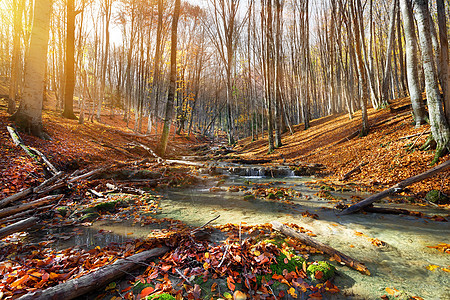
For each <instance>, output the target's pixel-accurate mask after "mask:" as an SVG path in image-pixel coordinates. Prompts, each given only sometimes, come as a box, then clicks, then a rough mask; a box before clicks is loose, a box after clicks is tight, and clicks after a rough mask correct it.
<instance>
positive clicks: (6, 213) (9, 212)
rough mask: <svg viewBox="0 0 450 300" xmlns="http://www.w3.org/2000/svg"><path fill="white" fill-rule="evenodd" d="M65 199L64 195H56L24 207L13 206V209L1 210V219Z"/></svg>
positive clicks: (26, 204) (29, 203) (23, 205)
mask: <svg viewBox="0 0 450 300" xmlns="http://www.w3.org/2000/svg"><path fill="white" fill-rule="evenodd" d="M62 197H63V195H54V196H47V197H44V198H41V199H38V200H35V201H32V202H28V203H25V204H22V205H16V206H12V207H8V208H4V209H2V210H0V218H3V217H7V216H11V215H13V214H16V213H18V212H21V211H24V210H27V209H30V208H33V207H36V206H41V205H44V204H47V203H49V202H51V201H55V200H59V199H61V198H62Z"/></svg>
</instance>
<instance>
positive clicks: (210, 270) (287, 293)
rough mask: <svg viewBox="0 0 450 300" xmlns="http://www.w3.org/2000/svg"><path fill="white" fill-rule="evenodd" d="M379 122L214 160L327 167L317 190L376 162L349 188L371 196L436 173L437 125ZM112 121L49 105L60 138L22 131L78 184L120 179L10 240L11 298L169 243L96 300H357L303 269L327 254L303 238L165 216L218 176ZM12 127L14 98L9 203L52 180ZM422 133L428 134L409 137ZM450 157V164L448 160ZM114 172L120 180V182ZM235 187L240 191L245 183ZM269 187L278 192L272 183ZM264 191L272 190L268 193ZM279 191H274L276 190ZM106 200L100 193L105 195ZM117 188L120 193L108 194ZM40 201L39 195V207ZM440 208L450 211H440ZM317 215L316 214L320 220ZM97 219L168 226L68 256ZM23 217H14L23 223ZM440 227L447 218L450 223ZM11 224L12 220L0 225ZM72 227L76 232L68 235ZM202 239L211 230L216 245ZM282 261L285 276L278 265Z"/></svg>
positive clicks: (5, 176) (428, 185)
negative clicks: (177, 192)
mask: <svg viewBox="0 0 450 300" xmlns="http://www.w3.org/2000/svg"><path fill="white" fill-rule="evenodd" d="M0 94H1V93H0ZM406 104H407V99H400V100H399V101H397V102H396V103H395V105H394V108H396V107H398V108H400V107H403V106H404V105H406ZM369 118H370V124H371V132H370V134H369V135H368V136H367V137H362V138H360V137H358V136H356V137H352V138H349V139H348V140H347V139H346V138H347V137H349V136H353V133H354V132H356V131H357V130H358V129H359V126H360V115H358V113H356V114H355V117H354V119H353V120H349V119H348V116H347V115H345V114H342V115H337V116H329V117H325V118H321V119H318V120H313V121H312V122H311V128H310V129H309V130H308V131H303V130H302V129H301V126H295V127H294V130H295V133H294V134H293V135H290V134H285V135H284V136H283V144H284V146H282V147H281V148H279V149H276V151H275V152H274V153H272V154H267V143H266V141H265V139H259V140H257V141H255V142H251V140H250V139H248V138H247V139H244V140H241V141H239V143H238V145H237V146H236V147H235V148H234V150H235V151H237V152H232V153H230V154H227V155H225V154H219V155H214V156H211V155H209V156H208V157H207V159H210V160H211V159H213V160H224V161H227V160H232V159H255V158H260V159H270V160H272V162H271V163H269V164H268V165H287V166H290V167H295V165H301V164H302V163H317V164H321V165H323V166H324V167H325V169H323V170H322V171H321V173H320V174H318V177H317V178H316V179H318V180H319V181H316V183H315V185H317V186H318V187H323V186H329V187H335V186H337V185H340V183H339V179H340V178H341V177H342V175H343V174H345V173H347V172H348V171H350V170H351V169H353V168H354V167H356V166H358V165H359V164H360V163H362V162H364V163H365V164H364V165H363V166H361V172H360V173H355V174H353V175H352V176H351V177H350V178H349V180H347V181H346V182H345V184H346V186H352V187H354V190H357V191H366V192H375V191H378V190H382V189H384V188H387V187H389V186H391V185H393V184H395V183H397V182H398V181H400V180H402V179H406V178H408V177H410V176H413V175H416V174H418V173H421V172H423V171H425V170H427V169H429V168H430V166H429V163H430V162H431V160H432V158H433V151H432V150H428V151H420V150H418V148H419V147H420V146H421V145H422V144H423V143H424V141H425V139H426V136H427V133H424V132H425V131H427V130H429V128H428V126H424V127H422V128H419V129H414V128H413V126H412V125H411V122H412V119H411V114H410V113H408V112H407V109H406V110H404V109H400V110H399V111H397V112H395V113H392V112H390V111H389V110H378V111H375V110H372V109H371V110H369ZM102 122H103V123H98V122H90V121H85V122H84V124H79V123H78V121H77V120H67V119H64V118H62V117H61V115H60V113H58V112H55V111H53V110H48V109H46V110H45V111H44V114H43V123H44V127H45V130H46V131H47V133H48V134H49V135H50V137H51V138H52V140H51V141H43V140H40V139H37V138H34V137H32V136H29V135H27V134H24V133H20V135H21V137H22V139H23V141H24V144H25V145H28V146H32V147H34V148H36V149H38V150H39V151H41V152H42V153H43V154H44V155H45V156H46V157H47V158H48V159H49V160H50V161H51V163H53V164H54V166H55V167H56V168H57V169H58V170H59V171H63V172H65V173H67V174H72V175H73V176H72V177H69V178H74V176H75V174H74V173H76V172H77V170H78V171H80V170H84V171H81V172H78V174H80V173H83V172H87V171H88V170H94V169H96V168H99V167H106V168H108V171H107V172H104V173H106V175H105V174H103V175H101V176H100V177H98V178H94V179H88V178H87V179H83V180H81V181H80V182H79V183H77V184H75V185H73V186H72V185H71V186H69V188H63V189H59V190H57V192H58V193H59V194H63V195H64V198H63V199H62V200H60V201H59V202H58V203H57V204H56V205H55V206H53V207H51V210H54V209H55V208H56V210H55V211H56V212H55V213H53V214H51V215H46V216H40V217H41V218H42V223H41V225H42V226H40V227H39V226H38V228H34V229H35V232H34V233H33V234H31V235H33V236H34V237H35V239H34V240H32V239H31V240H30V239H29V240H27V238H26V234H23V233H16V234H14V235H10V236H8V237H6V238H4V239H3V240H2V241H1V242H0V249H1V254H0V275H1V276H2V277H3V279H0V299H3V298H2V297H4V298H8V297H12V298H17V297H19V296H21V295H23V294H24V293H27V292H36V291H38V290H40V289H45V288H48V287H51V286H56V285H58V284H60V285H61V284H62V283H64V282H65V281H66V280H69V279H75V278H82V276H83V275H86V274H91V273H92V272H93V271H100V272H101V270H102V268H104V267H105V266H106V265H107V264H108V263H109V262H110V261H113V260H117V259H118V258H124V257H128V258H129V257H130V256H132V255H133V254H134V253H139V252H142V251H144V250H148V249H152V248H155V247H158V246H161V245H165V246H168V247H169V248H170V250H169V251H168V252H167V253H166V254H165V255H164V256H163V257H161V260H160V261H159V262H156V263H155V262H152V263H150V264H148V265H146V268H144V269H145V270H141V271H140V272H139V273H133V274H128V276H127V279H128V280H127V281H124V282H120V283H119V282H117V281H115V282H117V285H116V283H114V284H113V283H111V284H109V285H108V286H106V288H102V289H100V290H98V289H97V292H96V293H95V296H98V297H99V298H103V299H113V298H114V297H116V298H114V299H122V298H126V299H141V298H144V297H145V296H147V295H158V294H161V293H162V292H168V293H170V294H172V295H174V296H175V297H176V299H181V297H187V298H189V299H198V298H201V299H205V297H208V299H209V298H214V299H217V298H225V299H232V298H234V299H246V298H248V299H250V298H252V299H253V298H254V299H256V298H260V299H273V298H280V299H284V298H286V299H322V298H324V299H346V296H345V294H341V293H340V292H339V287H337V286H336V285H335V284H333V281H332V280H331V279H330V280H327V279H329V278H328V277H327V278H325V277H326V276H324V275H326V274H324V273H327V272H328V269H326V268H325V269H320V270H315V269H314V266H316V264H314V263H313V262H310V261H305V262H303V259H302V258H298V256H297V255H303V257H308V256H309V255H314V254H316V253H321V251H320V250H317V249H315V248H313V247H310V246H305V245H304V244H302V243H297V242H295V241H294V240H293V239H291V238H286V237H280V235H279V234H277V233H276V232H275V231H274V230H273V229H272V228H271V225H269V224H260V225H244V224H245V223H241V224H240V225H239V224H237V225H236V224H225V225H221V226H215V227H214V228H210V227H209V226H206V227H205V228H200V229H199V230H196V229H195V227H192V226H188V225H187V224H185V223H184V222H181V221H180V220H177V219H169V218H158V217H155V215H158V214H160V210H161V206H162V205H161V204H160V202H159V201H160V199H161V197H163V196H162V193H163V191H164V188H180V187H186V186H188V187H189V186H193V185H196V184H198V183H200V182H202V181H204V180H209V178H207V177H208V176H202V175H201V173H200V171H199V170H198V169H199V168H198V166H195V165H189V164H188V165H183V164H178V163H175V164H165V163H161V161H160V160H158V159H156V158H155V157H154V156H153V155H152V154H151V152H149V151H148V150H147V149H146V148H145V147H142V145H144V146H146V147H149V148H150V149H153V150H155V148H156V145H157V142H158V138H157V136H156V135H142V134H136V133H134V132H133V130H131V129H128V128H127V126H126V123H125V122H124V121H123V120H122V117H121V116H118V115H116V116H115V117H110V116H106V115H105V116H102ZM8 125H13V124H12V123H11V121H10V120H9V118H8V115H7V113H6V102H5V101H0V139H1V143H0V172H1V174H2V176H1V178H0V186H1V190H0V200H1V199H4V198H6V197H8V196H10V195H13V194H15V193H17V192H19V191H21V190H23V189H26V188H28V187H33V186H36V185H38V184H40V183H42V182H43V181H44V180H45V176H44V171H43V166H42V165H41V164H39V163H36V161H34V160H33V159H32V158H30V157H29V156H27V155H26V154H25V152H24V151H22V150H21V149H20V148H19V147H17V146H15V145H14V143H13V142H12V140H11V138H10V135H9V132H8V131H7V130H6V127H7V126H8ZM129 126H130V128H132V127H133V126H134V125H133V123H132V122H131V123H130V124H129ZM418 133H419V134H420V133H423V134H422V135H418V136H414V137H411V138H402V137H405V136H409V135H413V134H418ZM201 146H203V147H201ZM213 146H214V143H212V142H211V141H209V140H207V139H205V138H203V137H200V136H191V137H189V138H188V137H186V136H183V135H180V136H177V135H174V134H173V135H171V139H170V141H169V146H168V151H167V157H170V158H174V159H177V158H178V159H181V158H182V159H184V157H185V156H195V155H197V156H198V155H201V151H200V150H199V148H202V149H205V148H211V147H213ZM409 148H411V149H409ZM224 153H225V152H224ZM449 158H450V156H446V157H444V158H442V159H441V162H442V161H445V160H447V159H449ZM111 174H114V176H115V177H114V176H113V177H111V176H110V175H111ZM449 175H450V172H448V171H447V172H442V173H441V174H439V175H437V176H435V177H433V178H431V179H429V180H426V181H423V182H421V183H417V184H414V185H412V186H411V187H410V188H409V189H408V190H406V191H405V192H404V193H402V194H401V196H402V197H401V198H400V199H397V201H400V202H406V201H409V202H414V203H415V204H416V205H420V206H427V205H429V204H428V203H427V202H425V201H424V198H425V194H426V193H427V192H428V191H430V190H432V189H435V190H439V191H441V192H443V193H446V194H450V180H448V176H449ZM220 176H221V175H219V176H216V177H215V180H217V178H219V179H220ZM219 183H220V180H219V182H218V184H219ZM353 183H354V184H353ZM111 186H118V187H123V188H130V190H133V193H138V194H139V193H141V192H144V194H142V195H144V197H141V196H142V195H140V197H135V196H133V195H132V196H130V195H128V194H127V192H126V191H124V190H122V189H121V190H120V192H118V191H113V192H114V193H112V192H111V191H109V190H111V189H113V188H111ZM217 189H220V187H218V188H217ZM229 189H238V190H239V187H229ZM262 189H267V186H266V187H263V188H262ZM257 191H258V192H260V193H261V187H259V190H257ZM279 191H280V190H276V189H274V190H273V191H272V192H279ZM281 191H282V194H283V195H282V197H281V196H280V197H281V198H280V199H279V200H280V201H282V202H286V203H288V204H289V199H290V197H291V195H290V194H289V195H288V192H287V190H285V189H281ZM95 192H98V193H99V194H100V196H98V195H95ZM109 192H111V194H110V195H111V196H106V195H109V194H108V193H109ZM210 192H211V193H214V192H215V191H214V190H210ZM219 192H220V191H219ZM245 193H246V192H245ZM263 193H266V191H264V192H263ZM123 194H127V196H124V195H123ZM266 194H267V195H265V197H270V195H269V194H270V193H266ZM278 194H279V193H277V195H278ZM277 197H278V196H277ZM409 197H413V198H409ZM36 198H39V196H34V197H33V198H32V199H33V200H34V199H36ZM124 199H125V200H124ZM356 199H357V198H355V201H356ZM27 201H29V199H26V198H24V200H19V201H17V202H15V203H14V204H19V206H20V205H23V204H25V203H26V202H27ZM102 201H103V202H102ZM101 202H102V203H106V202H108V203H113V207H112V209H109V208H107V209H104V210H103V209H101V208H99V207H100V206H98V205H99V204H101ZM130 203H132V204H130ZM56 206H57V207H56ZM432 207H435V206H432ZM439 207H441V208H446V207H447V208H448V207H449V206H448V204H440V205H439ZM1 211H2V210H0V212H1ZM88 211H89V212H88ZM84 212H86V213H84ZM87 212H88V213H87ZM83 213H84V214H83ZM181 213H182V212H181ZM30 215H33V214H30ZM30 215H28V216H27V217H29V216H30ZM310 216H311V217H314V215H313V214H310ZM96 218H97V221H98V219H100V220H109V221H111V220H114V221H118V220H120V221H121V222H124V223H123V224H124V225H123V227H127V226H125V223H126V224H131V223H132V224H140V225H141V226H150V228H152V226H153V227H155V226H156V227H155V228H157V229H158V230H157V231H156V232H154V233H152V234H151V235H149V238H147V239H145V240H140V239H137V240H135V239H122V240H120V241H121V242H122V243H120V244H111V245H106V243H103V244H102V245H101V246H98V247H96V248H92V247H91V248H90V247H84V248H83V247H78V246H74V248H67V247H66V248H64V245H66V244H64V243H63V242H64V241H65V240H67V239H71V238H72V239H73V238H76V236H77V235H80V234H86V232H85V231H83V230H84V229H83V230H81V229H80V228H88V227H92V226H93V223H95V222H96ZM19 219H20V218H19ZM19 219H18V218H12V219H11V223H12V222H13V221H17V220H19ZM432 220H433V221H436V222H437V221H447V219H446V218H445V217H440V218H439V219H436V218H435V219H432ZM269 221H271V220H267V221H266V222H269ZM230 222H231V221H230ZM11 223H9V222H2V224H1V225H0V226H5V225H9V224H11ZM291 226H293V228H295V229H297V230H298V231H300V232H304V233H308V234H309V235H311V236H314V233H312V232H311V231H309V230H307V229H304V228H302V227H299V226H295V225H294V224H291ZM66 227H71V228H72V229H71V230H68V231H67V230H66V229H63V228H66ZM127 228H128V227H127ZM145 228H149V227H145ZM204 230H206V232H203V231H204ZM211 230H212V231H213V232H214V235H215V236H223V240H222V241H221V242H220V243H219V244H217V243H211V242H210V241H209V242H208V237H210V235H211ZM106 231H107V230H103V229H100V230H98V232H97V231H96V232H95V234H94V235H93V236H90V238H92V239H94V238H97V236H98V235H104V234H106V235H108V232H106ZM148 231H149V230H148V229H147V230H146V232H148ZM199 232H200V233H204V234H205V235H206V238H205V236H202V234H198V233H199ZM127 234H132V233H125V235H127ZM37 236H39V238H38V239H36V237H37ZM106 240H108V239H106ZM55 241H57V242H55ZM113 241H115V242H117V240H114V239H113ZM437 249H438V250H441V251H450V250H448V244H442V245H441V246H439V247H437ZM280 257H281V259H280ZM300 260H301V261H300ZM81 261H82V263H81ZM275 261H276V262H277V265H280V266H281V270H274V269H273V267H272V266H273V265H274V263H275ZM299 261H300V262H299ZM435 267H436V268H437V267H438V266H435ZM431 268H433V267H431ZM311 270H313V271H311ZM442 270H443V272H448V268H445V267H443V268H442ZM255 274H260V275H261V274H263V275H264V274H271V275H270V276H255ZM314 277H316V278H314ZM274 283H277V284H274ZM242 291H244V292H242ZM66 293H69V294H70V293H71V292H70V291H69V292H67V291H66ZM383 293H384V294H385V295H384V297H385V298H383V299H394V298H395V299H398V297H397V298H396V296H398V295H399V294H400V292H399V291H396V290H395V289H390V288H386V290H385V291H383ZM65 296H67V294H65ZM274 296H276V297H274ZM89 299H93V298H89ZM415 299H420V297H416V298H415Z"/></svg>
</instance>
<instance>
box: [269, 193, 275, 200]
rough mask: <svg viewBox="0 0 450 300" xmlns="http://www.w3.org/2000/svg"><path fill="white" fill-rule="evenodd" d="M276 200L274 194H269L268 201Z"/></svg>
mask: <svg viewBox="0 0 450 300" xmlns="http://www.w3.org/2000/svg"><path fill="white" fill-rule="evenodd" d="M275 198H276V196H275V194H274V193H269V195H267V199H270V200H274V199H275Z"/></svg>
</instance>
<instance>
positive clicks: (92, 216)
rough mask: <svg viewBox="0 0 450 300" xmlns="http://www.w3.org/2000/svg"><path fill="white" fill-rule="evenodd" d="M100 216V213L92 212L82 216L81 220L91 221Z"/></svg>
mask: <svg viewBox="0 0 450 300" xmlns="http://www.w3.org/2000/svg"><path fill="white" fill-rule="evenodd" d="M98 217H100V215H99V214H98V213H96V212H91V213H87V214H85V215H84V216H82V217H81V218H80V221H81V222H90V221H94V220H95V219H97V218H98Z"/></svg>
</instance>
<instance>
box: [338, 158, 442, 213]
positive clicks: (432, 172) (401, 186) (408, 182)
mask: <svg viewBox="0 0 450 300" xmlns="http://www.w3.org/2000/svg"><path fill="white" fill-rule="evenodd" d="M449 167H450V160H447V161H446V162H444V163H442V164H440V165H438V166H436V167H434V168H433V169H430V170H428V171H426V172H423V173H421V174H419V175H416V176H413V177H410V178H408V179H405V180H403V181H401V182H399V183H397V184H396V185H394V186H392V187H390V188H388V189H387V190H384V191H382V192H380V193H378V194H375V195H372V196H370V197H369V198H367V199H364V200H362V201H360V202H358V203H356V204H354V205H352V206H350V207H348V208H346V209H344V210H343V211H342V212H341V213H340V214H339V215H348V214H351V213H354V212H357V211H359V210H361V209H363V208H364V207H366V206H369V205H370V204H372V203H373V202H375V201H378V200H381V199H383V198H384V197H387V196H389V195H391V194H394V193H398V192H400V191H402V190H403V189H404V188H405V187H407V186H409V185H411V184H413V183H416V182H419V181H422V180H424V179H427V178H429V177H431V176H433V175H435V174H437V173H439V172H442V171H444V170H446V169H448V168H449Z"/></svg>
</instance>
